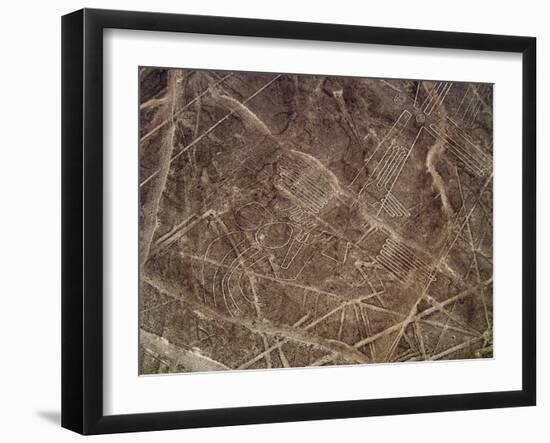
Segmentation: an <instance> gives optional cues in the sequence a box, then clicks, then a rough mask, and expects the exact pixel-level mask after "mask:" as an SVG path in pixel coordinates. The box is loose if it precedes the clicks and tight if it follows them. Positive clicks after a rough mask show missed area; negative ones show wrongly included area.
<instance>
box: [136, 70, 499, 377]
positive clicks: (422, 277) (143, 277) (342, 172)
mask: <svg viewBox="0 0 550 443" xmlns="http://www.w3.org/2000/svg"><path fill="white" fill-rule="evenodd" d="M139 91H140V94H139V95H140V103H139V117H140V134H139V140H140V141H139V168H140V173H139V175H140V179H139V191H140V214H139V226H140V229H139V246H140V264H139V266H140V297H139V304H140V308H139V312H140V314H139V315H140V319H139V322H140V353H139V359H140V360H139V361H140V363H139V368H140V373H141V374H160V373H177V372H190V371H216V370H230V369H265V368H284V367H305V366H321V365H344V364H368V363H382V362H408V361H424V360H443V359H447V360H450V359H472V358H490V357H492V355H493V333H492V325H493V317H492V312H493V310H492V273H493V265H492V232H493V216H492V214H493V196H492V186H493V185H492V176H493V165H492V137H493V129H492V125H493V123H492V122H493V112H492V102H493V98H492V91H493V88H492V85H490V84H477V83H460V82H447V81H428V80H420V81H419V80H391V79H369V78H354V77H330V76H321V75H295V74H271V73H251V72H227V71H201V70H191V69H164V68H150V67H142V68H140V70H139ZM136 186H137V184H136Z"/></svg>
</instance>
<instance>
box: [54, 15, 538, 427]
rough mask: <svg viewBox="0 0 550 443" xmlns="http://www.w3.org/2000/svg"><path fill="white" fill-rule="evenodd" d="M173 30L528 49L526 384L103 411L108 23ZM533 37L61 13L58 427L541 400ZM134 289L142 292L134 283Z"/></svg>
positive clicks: (292, 417)
mask: <svg viewBox="0 0 550 443" xmlns="http://www.w3.org/2000/svg"><path fill="white" fill-rule="evenodd" d="M107 28H117V29H132V30H148V31H171V32H185V33H198V34H217V35H227V36H248V37H270V38H281V39H302V40H318V41H332V42H353V43H369V44H377V45H397V46H416V47H425V48H454V49H468V50H480V51H503V52H512V53H520V54H522V64H523V79H522V82H523V86H522V88H523V91H522V92H523V98H522V106H523V116H522V131H523V134H522V137H523V138H522V154H523V164H522V174H523V176H522V182H523V189H522V195H523V203H522V204H523V214H522V220H523V233H522V241H523V246H522V248H523V250H522V253H523V257H522V264H523V269H522V389H520V390H517V391H505V392H477V393H468V394H457V395H435V396H419V397H402V398H391V399H371V400H357V401H336V402H323V403H307V404H287V405H266V406H260V407H237V408H224V409H208V410H190V411H170V412H160V413H142V414H130V415H104V412H103V406H102V405H103V334H102V330H103V318H102V316H103V298H102V297H103V293H102V291H103V287H102V285H103V271H102V269H103V226H102V224H103V209H102V207H103V198H102V195H103V166H102V165H103V147H102V138H103V111H102V109H103V86H102V85H103V30H104V29H107ZM535 85H536V39H535V38H532V37H515V36H503V35H484V34H471V33H456V32H440V31H423V30H411V29H390V28H377V27H363V26H348V25H336V24H319V23H300V22H281V21H273V20H256V19H243V18H228V17H209V16H194V15H177V14H161V13H149V12H127V11H110V10H97V9H83V10H79V11H76V12H73V13H71V14H68V15H65V16H63V18H62V426H63V427H65V428H68V429H71V430H73V431H76V432H79V433H82V434H104V433H116V432H132V431H151V430H162V429H179V428H194V427H212V426H229V425H240V424H254V423H273V422H287V421H301V420H319V419H332V418H347V417H363V416H380V415H392V414H412V413H425V412H436V411H458V410H467V409H488V408H502V407H514V406H530V405H535V403H536V337H535V331H536V323H535V322H536V315H535V310H536V275H535V273H536V271H535V269H536V142H535V140H536V133H535V131H536V101H535V100H536V89H535ZM136 297H137V294H136Z"/></svg>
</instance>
